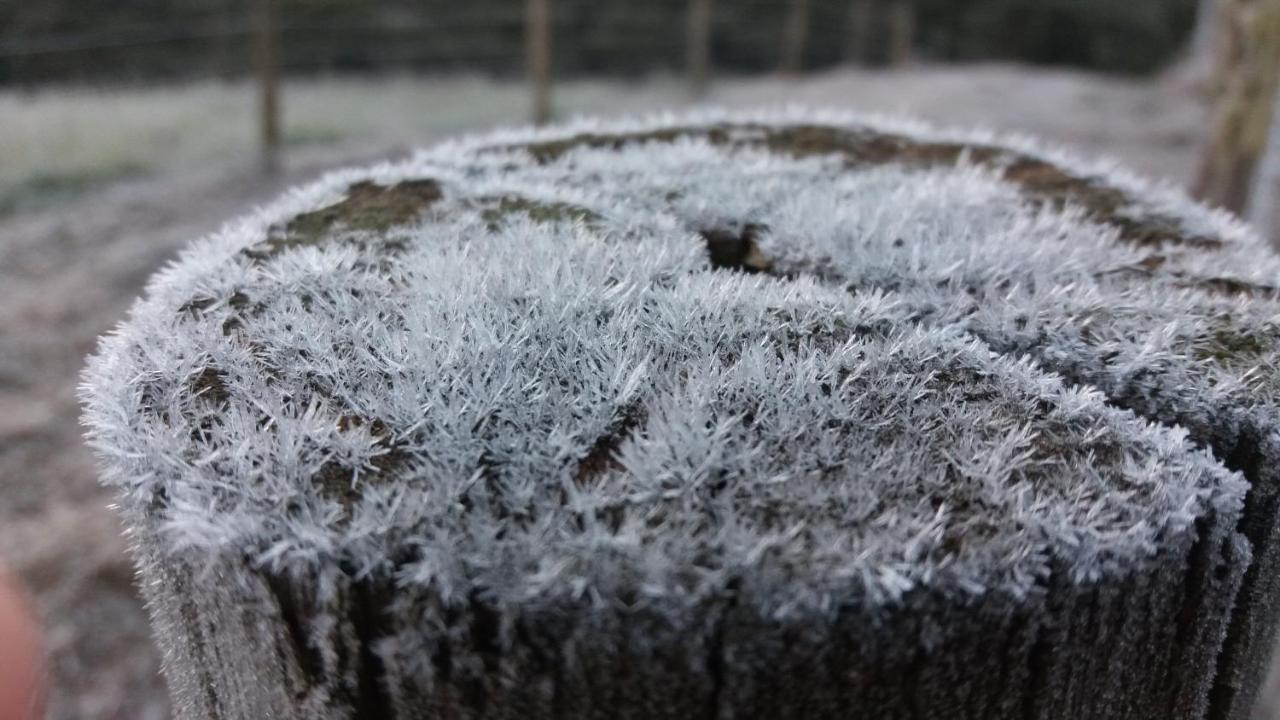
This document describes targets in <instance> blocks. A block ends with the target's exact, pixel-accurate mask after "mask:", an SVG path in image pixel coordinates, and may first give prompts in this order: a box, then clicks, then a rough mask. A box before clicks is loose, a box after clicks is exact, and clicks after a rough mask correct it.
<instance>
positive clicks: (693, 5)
mask: <svg viewBox="0 0 1280 720" xmlns="http://www.w3.org/2000/svg"><path fill="white" fill-rule="evenodd" d="M713 9H714V0H689V24H688V28H687V33H688V35H687V38H686V41H687V43H688V45H687V47H686V53H687V60H688V63H689V92H690V94H691V95H693V97H695V98H701V97H704V96H705V95H706V94H707V83H708V80H709V78H710V76H711V15H712V12H713Z"/></svg>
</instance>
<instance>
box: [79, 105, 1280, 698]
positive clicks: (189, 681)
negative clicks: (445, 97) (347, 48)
mask: <svg viewBox="0 0 1280 720" xmlns="http://www.w3.org/2000/svg"><path fill="white" fill-rule="evenodd" d="M1277 283H1280V259H1278V258H1277V257H1276V256H1275V255H1274V254H1272V253H1271V251H1269V250H1268V249H1266V247H1265V245H1264V244H1263V243H1262V242H1261V241H1260V240H1259V239H1257V238H1256V237H1254V236H1253V235H1252V234H1251V233H1250V232H1249V231H1247V230H1246V229H1245V228H1244V227H1243V226H1242V225H1240V224H1238V223H1237V222H1236V221H1234V220H1233V219H1231V218H1230V217H1228V216H1226V215H1224V214H1220V213H1213V212H1211V211H1209V210H1206V209H1204V208H1202V207H1201V206H1198V205H1195V204H1193V203H1191V202H1190V201H1188V200H1186V199H1185V198H1184V197H1182V196H1181V195H1180V194H1179V193H1177V192H1176V191H1174V190H1171V189H1166V188H1160V187H1153V186H1151V185H1149V184H1147V183H1145V182H1142V181H1140V180H1138V179H1135V178H1133V177H1131V176H1129V175H1128V174H1126V173H1124V172H1123V171H1120V170H1117V169H1115V168H1113V167H1111V166H1110V165H1108V164H1105V163H1091V162H1085V161H1081V160H1078V159H1074V158H1071V157H1068V156H1066V155H1064V154H1061V153H1058V152H1053V151H1046V150H1044V149H1042V148H1038V147H1036V146H1035V145H1033V144H1032V143H1030V142H1027V141H1020V140H1009V139H1002V138H995V137H989V136H985V135H981V134H973V133H951V132H944V131H938V130H934V129H930V128H927V127H924V126H917V125H912V124H910V123H904V122H887V121H882V120H872V119H865V118H852V117H845V116H834V115H831V116H825V115H821V114H814V113H802V112H798V111H797V112H788V113H773V114H759V115H698V116H686V117H680V118H655V119H651V120H644V121H635V122H630V123H622V124H613V125H602V124H595V123H589V122H583V123H580V124H578V125H575V126H568V127H561V128H555V129H549V130H543V131H517V132H508V133H501V134H496V135H491V136H487V137H481V138H471V139H465V140H461V141H457V142H455V143H452V144H449V145H445V146H442V147H439V148H436V149H434V150H431V151H426V152H423V153H421V154H419V155H418V156H417V157H415V158H414V159H412V160H411V161H408V162H404V163H400V164H395V165H383V166H379V167H375V168H371V169H368V170H354V171H344V172H339V173H335V174H333V175H330V176H329V177H326V178H325V179H323V180H321V181H320V182H318V183H316V184H315V185H312V186H309V187H305V188H302V189H300V190H297V191H295V192H293V193H292V194H290V195H288V196H287V197H285V198H283V199H281V200H279V201H278V202H276V203H275V204H273V205H271V206H269V207H267V208H266V209H264V210H263V211H261V212H259V213H257V214H255V215H253V216H251V217H248V218H244V219H242V220H240V221H238V222H236V223H232V224H229V225H227V226H226V227H225V228H224V229H223V230H222V231H221V232H219V233H217V234H215V235H214V236H212V237H209V238H205V239H203V240H201V241H199V242H197V243H195V244H194V245H192V246H191V247H190V248H189V249H188V250H187V251H186V252H185V253H184V254H183V255H182V257H181V258H180V259H179V261H178V262H176V263H175V264H174V265H173V266H171V267H170V268H168V269H166V270H165V271H163V272H162V273H160V274H159V275H158V276H157V277H156V278H155V279H154V280H153V282H152V283H151V285H150V286H149V288H148V291H147V294H146V296H145V297H144V298H143V299H142V300H141V301H139V303H138V305H137V306H136V307H135V308H134V310H133V312H132V314H131V316H130V318H129V319H128V321H126V322H125V323H124V324H123V325H122V326H121V328H120V329H119V331H118V332H117V333H115V334H113V335H111V336H109V337H107V338H105V339H104V340H103V343H102V346H101V348H100V350H99V352H98V354H97V355H96V356H95V357H94V358H93V359H92V360H91V362H90V365H89V368H88V370H87V371H86V377H85V383H84V386H83V391H82V393H83V397H84V402H85V406H86V411H85V417H86V423H87V425H88V426H89V429H90V430H89V437H90V442H91V443H92V444H93V445H94V447H95V448H96V449H97V451H98V453H99V454H100V456H101V459H102V469H103V477H104V481H105V482H106V483H108V484H109V485H111V486H112V487H114V488H115V489H116V490H117V491H118V494H119V497H120V509H121V511H122V513H123V514H124V516H125V518H126V520H127V522H128V524H129V525H130V527H131V531H132V538H133V541H134V543H135V554H136V558H137V560H138V562H139V566H140V569H141V576H142V581H143V587H144V592H145V593H146V594H147V596H148V600H149V603H150V606H151V610H152V614H153V620H154V624H155V627H156V631H157V635H158V637H159V640H160V643H161V645H162V647H163V648H164V649H165V651H166V658H167V659H166V675H167V678H168V680H169V683H170V687H171V690H172V692H173V694H174V697H175V700H176V706H177V708H178V713H179V716H180V717H182V718H185V719H188V720H196V719H199V720H212V719H214V718H217V719H219V720H221V719H232V718H234V719H236V720H240V719H245V720H248V719H250V718H253V719H255V720H256V719H259V718H290V719H291V718H307V719H311V718H315V719H321V718H324V719H328V718H437V717H439V718H482V717H483V718H490V717H494V718H499V717H513V718H514V717H520V718H589V717H610V718H612V717H622V718H629V717H634V718H663V717H670V718H688V717H717V718H731V717H778V718H789V717H794V718H799V717H855V718H1064V719H1065V718H1152V719H1155V718H1160V719H1161V720H1165V719H1168V718H1245V717H1247V715H1248V712H1249V710H1250V706H1251V704H1252V701H1253V698H1254V695H1255V694H1256V691H1257V686H1258V683H1259V681H1260V678H1261V676H1262V673H1263V670H1264V668H1265V664H1266V661H1267V659H1268V653H1269V650H1270V648H1271V644H1272V639H1273V637H1274V634H1275V633H1274V631H1275V625H1276V612H1275V609H1276V608H1275V605H1274V601H1273V599H1274V597H1275V595H1276V588H1275V584H1276V577H1277V572H1278V571H1280V557H1278V556H1277V554H1278V553H1280V542H1278V541H1277V540H1278V539H1277V535H1276V533H1277V528H1278V527H1280V523H1277V521H1276V510H1277V504H1278V500H1280V477H1277V472H1280V471H1277V469H1276V468H1277V467H1280V465H1278V464H1277V463H1278V461H1280V434H1278V432H1277V431H1278V428H1280V416H1278V415H1277V412H1276V410H1277V407H1278V406H1280V373H1278V367H1277V359H1278V358H1280V352H1278V348H1280V332H1278V325H1280V314H1278V311H1280V299H1278V297H1277V291H1276V286H1277Z"/></svg>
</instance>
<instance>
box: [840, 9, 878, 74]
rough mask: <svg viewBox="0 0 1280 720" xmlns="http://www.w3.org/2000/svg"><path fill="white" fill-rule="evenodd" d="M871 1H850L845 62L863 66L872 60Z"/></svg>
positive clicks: (845, 41) (845, 42)
mask: <svg viewBox="0 0 1280 720" xmlns="http://www.w3.org/2000/svg"><path fill="white" fill-rule="evenodd" d="M871 19H872V17H871V0H850V2H849V18H848V23H849V25H848V27H847V28H846V34H845V39H844V61H845V62H847V63H855V64H859V65H861V64H863V63H865V62H867V61H868V60H870V59H871V52H870V45H871Z"/></svg>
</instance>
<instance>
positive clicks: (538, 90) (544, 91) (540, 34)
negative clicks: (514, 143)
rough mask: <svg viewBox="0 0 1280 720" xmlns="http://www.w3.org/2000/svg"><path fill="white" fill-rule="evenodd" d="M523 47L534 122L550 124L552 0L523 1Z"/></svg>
mask: <svg viewBox="0 0 1280 720" xmlns="http://www.w3.org/2000/svg"><path fill="white" fill-rule="evenodd" d="M526 2H527V4H526V6H525V9H526V12H527V15H528V16H527V18H526V21H525V32H526V47H527V51H528V58H527V61H528V73H529V84H530V88H531V90H532V92H533V113H532V115H533V122H534V124H536V125H542V124H545V123H547V122H550V121H551V114H552V107H551V52H552V51H551V48H552V44H551V43H552V37H551V0H526Z"/></svg>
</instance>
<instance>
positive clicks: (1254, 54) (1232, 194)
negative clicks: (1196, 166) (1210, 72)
mask: <svg viewBox="0 0 1280 720" xmlns="http://www.w3.org/2000/svg"><path fill="white" fill-rule="evenodd" d="M1218 7H1219V15H1218V20H1217V22H1218V23H1219V32H1218V33H1217V34H1218V37H1219V45H1218V47H1217V49H1216V52H1217V58H1216V61H1217V68H1216V78H1215V82H1214V83H1213V86H1214V89H1215V93H1216V96H1217V97H1216V98H1215V101H1214V109H1213V115H1212V121H1211V122H1212V125H1211V127H1210V137H1209V141H1208V143H1207V145H1206V147H1205V150H1204V155H1203V158H1202V160H1201V165H1200V174H1199V178H1198V180H1197V182H1196V185H1195V194H1196V196H1197V197H1199V198H1200V199H1202V200H1204V201H1205V202H1208V203H1210V204H1213V205H1217V206H1219V207H1222V208H1225V209H1227V210H1230V211H1232V212H1234V213H1236V214H1240V215H1243V214H1244V213H1245V212H1246V211H1247V209H1248V204H1249V199H1250V196H1251V194H1252V184H1253V181H1254V178H1255V176H1256V175H1257V169H1258V163H1259V161H1260V159H1261V158H1262V155H1263V152H1264V151H1265V149H1266V144H1267V135H1268V131H1269V130H1270V128H1271V119H1272V114H1273V112H1274V108H1275V96H1276V88H1277V83H1278V82H1280V0H1221V2H1219V5H1218Z"/></svg>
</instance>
